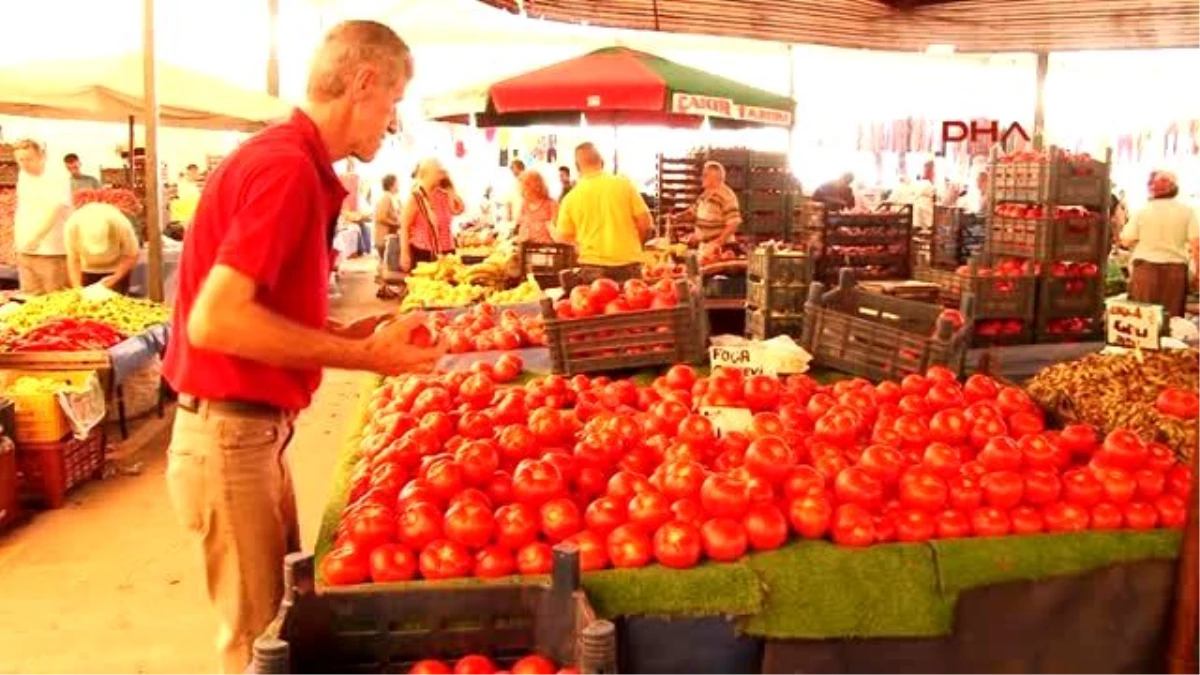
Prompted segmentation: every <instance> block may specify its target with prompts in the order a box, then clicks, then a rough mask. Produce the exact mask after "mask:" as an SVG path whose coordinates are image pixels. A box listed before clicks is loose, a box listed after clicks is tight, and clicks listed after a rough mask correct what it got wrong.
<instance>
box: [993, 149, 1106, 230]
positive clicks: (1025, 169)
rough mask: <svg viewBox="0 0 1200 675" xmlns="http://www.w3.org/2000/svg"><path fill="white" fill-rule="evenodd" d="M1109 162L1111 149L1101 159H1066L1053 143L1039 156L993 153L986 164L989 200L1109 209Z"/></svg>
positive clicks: (1104, 210) (1103, 210)
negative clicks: (1014, 157) (1007, 156)
mask: <svg viewBox="0 0 1200 675" xmlns="http://www.w3.org/2000/svg"><path fill="white" fill-rule="evenodd" d="M1111 166H1112V150H1111V149H1110V150H1108V151H1106V153H1105V158H1104V160H1098V159H1090V160H1087V161H1079V160H1076V159H1068V158H1067V156H1066V155H1065V153H1064V152H1063V151H1062V150H1061V149H1060V148H1057V147H1055V146H1051V147H1050V150H1049V151H1048V152H1046V153H1043V154H1040V155H1038V156H1032V157H1028V158H1016V159H1014V160H1009V159H1008V158H1005V157H1002V156H999V155H998V154H997V153H993V156H992V161H991V162H990V163H989V166H988V170H989V173H990V175H989V178H990V180H989V185H990V186H991V189H992V196H993V199H992V201H991V203H992V204H1000V203H1002V202H1023V203H1027V204H1056V205H1061V206H1087V207H1089V208H1093V209H1096V210H1099V211H1102V212H1104V213H1108V206H1109V200H1110V199H1111V198H1112V190H1111V186H1110V184H1109V174H1110V168H1111Z"/></svg>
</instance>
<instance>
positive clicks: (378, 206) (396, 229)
mask: <svg viewBox="0 0 1200 675" xmlns="http://www.w3.org/2000/svg"><path fill="white" fill-rule="evenodd" d="M381 187H383V193H382V194H380V195H379V199H378V200H376V201H375V213H374V215H375V251H376V252H377V253H378V254H379V266H380V270H383V269H384V268H385V267H386V265H387V255H386V253H387V242H388V237H391V236H392V235H398V234H400V202H399V199H398V195H399V193H400V181H399V179H397V178H396V174H393V173H389V174H388V175H386V176H384V177H383V182H382V183H381ZM375 296H376V297H378V298H379V299H381V300H387V299H391V298H394V297H395V293H393V292H392V290H391V289H390V288H389V287H388V285H387V282H386V281H385V280H384V275H383V274H382V273H381V274H380V275H379V290H378V292H376V294H375Z"/></svg>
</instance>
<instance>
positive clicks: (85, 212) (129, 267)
mask: <svg viewBox="0 0 1200 675" xmlns="http://www.w3.org/2000/svg"><path fill="white" fill-rule="evenodd" d="M66 242H67V272H68V276H69V277H70V279H71V285H72V286H74V287H75V288H81V287H83V286H91V285H92V284H96V283H99V284H104V286H106V287H108V288H110V289H112V290H114V291H116V292H118V293H123V294H126V295H128V294H129V280H130V275H129V273H130V272H131V271H133V267H134V265H136V264H137V259H138V240H137V234H136V233H135V232H134V231H133V224H132V223H130V222H129V219H128V218H126V217H125V214H123V213H121V210H120V209H118V208H117V207H115V206H113V205H112V204H105V203H103V202H92V203H90V204H85V205H84V206H81V207H79V208H78V209H76V210H75V213H72V214H71V217H70V218H68V219H67V225H66Z"/></svg>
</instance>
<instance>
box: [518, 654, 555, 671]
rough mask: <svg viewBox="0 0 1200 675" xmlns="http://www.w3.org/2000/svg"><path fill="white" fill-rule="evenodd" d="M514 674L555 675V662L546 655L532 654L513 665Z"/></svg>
mask: <svg viewBox="0 0 1200 675" xmlns="http://www.w3.org/2000/svg"><path fill="white" fill-rule="evenodd" d="M512 672H513V675H554V673H555V672H557V669H556V668H555V666H554V662H553V661H551V660H550V659H548V658H546V657H544V656H538V655H537V654H531V655H530V656H526V657H525V658H523V659H521V660H520V661H517V662H516V663H514V664H513V667H512Z"/></svg>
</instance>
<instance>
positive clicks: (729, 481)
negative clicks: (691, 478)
mask: <svg viewBox="0 0 1200 675" xmlns="http://www.w3.org/2000/svg"><path fill="white" fill-rule="evenodd" d="M700 505H701V506H703V507H704V510H705V511H706V512H707V513H708V514H709V515H710V516H712V517H714V518H733V519H735V520H737V519H741V517H742V516H744V515H746V509H747V508H749V506H750V500H749V499H748V498H747V497H746V484H745V483H744V482H743V481H740V480H737V479H735V478H732V477H730V476H723V475H721V474H712V475H710V476H709V477H708V478H705V479H704V484H703V485H702V486H701V488H700Z"/></svg>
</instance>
